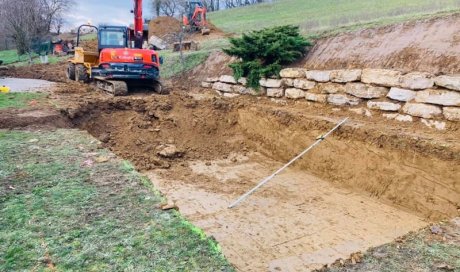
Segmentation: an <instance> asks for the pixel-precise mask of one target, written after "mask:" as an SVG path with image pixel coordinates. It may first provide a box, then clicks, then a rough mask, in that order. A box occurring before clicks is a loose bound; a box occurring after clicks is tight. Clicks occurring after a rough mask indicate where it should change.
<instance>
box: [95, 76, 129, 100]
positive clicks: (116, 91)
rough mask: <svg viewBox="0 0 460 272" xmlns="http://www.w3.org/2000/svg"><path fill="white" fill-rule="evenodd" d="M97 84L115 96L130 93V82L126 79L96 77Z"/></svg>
mask: <svg viewBox="0 0 460 272" xmlns="http://www.w3.org/2000/svg"><path fill="white" fill-rule="evenodd" d="M95 80H96V86H97V87H98V88H99V89H101V90H103V91H105V92H107V93H109V94H111V95H113V96H123V95H127V94H128V84H127V83H126V82H124V81H116V80H106V79H104V78H100V77H95Z"/></svg>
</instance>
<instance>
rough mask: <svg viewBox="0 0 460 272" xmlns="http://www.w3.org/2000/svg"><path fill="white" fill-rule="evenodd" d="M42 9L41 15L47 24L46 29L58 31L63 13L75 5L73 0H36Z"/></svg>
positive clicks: (62, 19) (62, 20)
mask: <svg viewBox="0 0 460 272" xmlns="http://www.w3.org/2000/svg"><path fill="white" fill-rule="evenodd" d="M38 1H39V4H40V7H41V9H42V12H43V13H42V16H44V19H45V21H46V24H47V28H48V31H52V30H53V28H54V30H56V32H58V30H60V28H61V27H62V24H63V23H64V17H63V15H64V13H65V12H67V11H69V10H70V9H71V8H72V7H74V6H75V1H74V0H38Z"/></svg>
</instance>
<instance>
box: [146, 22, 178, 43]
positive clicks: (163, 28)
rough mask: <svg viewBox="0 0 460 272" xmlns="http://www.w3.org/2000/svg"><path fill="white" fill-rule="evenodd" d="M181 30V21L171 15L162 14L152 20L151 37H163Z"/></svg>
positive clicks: (150, 25) (150, 24)
mask: <svg viewBox="0 0 460 272" xmlns="http://www.w3.org/2000/svg"><path fill="white" fill-rule="evenodd" d="M180 31H181V22H180V21H179V20H177V19H176V18H173V17H169V16H160V17H157V18H155V19H153V20H151V21H150V23H149V37H151V36H153V35H154V36H157V37H160V38H161V39H163V38H164V37H165V36H167V35H170V34H177V33H179V32H180Z"/></svg>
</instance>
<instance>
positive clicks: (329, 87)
mask: <svg viewBox="0 0 460 272" xmlns="http://www.w3.org/2000/svg"><path fill="white" fill-rule="evenodd" d="M317 87H318V89H319V90H320V91H321V93H326V94H336V93H344V92H345V85H342V84H337V83H330V82H328V83H318V85H317Z"/></svg>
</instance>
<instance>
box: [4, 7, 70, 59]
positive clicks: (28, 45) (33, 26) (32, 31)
mask: <svg viewBox="0 0 460 272" xmlns="http://www.w3.org/2000/svg"><path fill="white" fill-rule="evenodd" d="M74 3H75V2H74V1H73V0H1V1H0V17H1V18H2V25H3V27H4V31H5V33H8V35H10V36H11V37H12V38H13V40H14V41H15V43H16V48H17V50H18V53H19V54H25V53H28V54H29V60H30V59H31V52H32V49H33V48H32V47H33V44H34V43H39V42H40V41H42V40H43V39H44V37H46V36H48V35H49V33H50V31H51V29H52V27H53V25H54V26H55V27H57V28H59V29H60V27H61V26H62V23H63V20H62V18H63V14H64V12H65V11H66V10H67V9H68V8H70V7H71V6H72V5H73V4H74Z"/></svg>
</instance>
